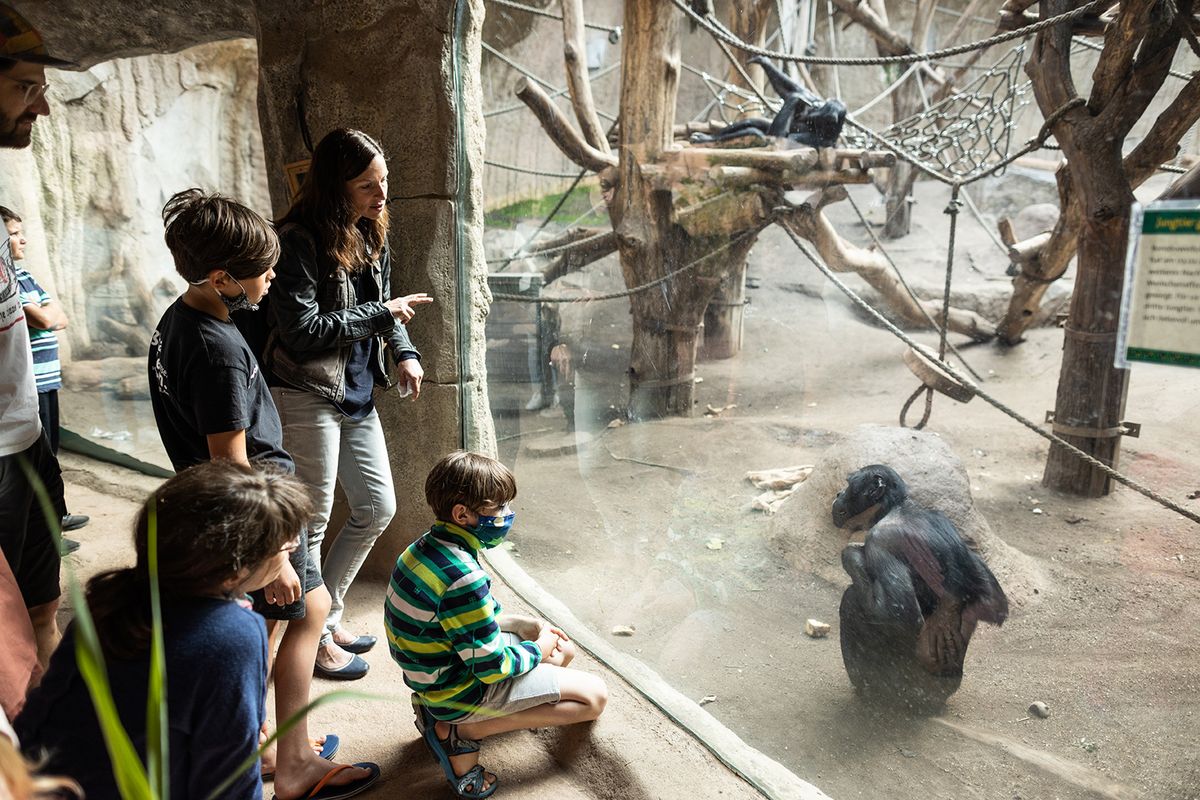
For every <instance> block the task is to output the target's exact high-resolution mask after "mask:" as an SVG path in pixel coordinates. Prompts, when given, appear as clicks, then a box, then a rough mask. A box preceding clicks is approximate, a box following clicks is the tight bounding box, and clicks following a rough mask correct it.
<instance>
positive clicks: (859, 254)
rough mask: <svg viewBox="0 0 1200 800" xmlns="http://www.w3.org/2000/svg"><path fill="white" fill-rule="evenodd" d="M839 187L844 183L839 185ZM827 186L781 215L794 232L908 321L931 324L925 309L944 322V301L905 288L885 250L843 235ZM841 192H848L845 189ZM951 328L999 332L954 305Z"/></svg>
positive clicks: (983, 337)
mask: <svg viewBox="0 0 1200 800" xmlns="http://www.w3.org/2000/svg"><path fill="white" fill-rule="evenodd" d="M838 188H839V189H840V188H841V187H838ZM830 191H833V190H824V191H822V192H818V193H816V194H815V195H814V196H813V197H811V198H809V200H808V201H806V202H805V203H804V204H803V205H801V206H800V207H799V208H797V209H796V210H795V211H793V212H792V213H790V214H786V215H784V216H782V217H781V218H780V219H779V224H781V225H784V226H786V227H787V228H789V229H790V230H791V231H792V232H793V233H795V234H796V235H797V236H800V237H801V238H804V239H807V240H808V241H810V242H812V243H813V246H814V247H815V248H816V250H817V252H818V253H819V254H820V256H821V259H822V260H823V261H824V262H825V263H826V264H827V265H828V266H829V268H830V269H831V270H833V271H834V272H854V273H857V274H858V275H859V276H860V277H861V278H862V279H863V280H865V281H866V282H867V283H868V284H869V285H870V286H871V287H873V288H874V289H875V290H876V291H877V292H879V293H880V295H882V296H883V300H884V302H885V303H886V304H887V307H888V308H889V309H891V310H892V311H893V312H894V313H895V314H896V315H897V316H899V317H900V318H901V319H902V320H903V321H904V322H905V323H906V324H908V325H910V326H914V327H921V328H928V327H929V320H928V319H926V317H925V315H924V314H922V313H921V308H922V307H923V308H924V309H925V311H926V312H927V313H928V314H929V316H930V317H932V318H933V319H934V320H935V321H937V322H939V323H940V322H941V316H942V305H941V303H940V302H938V301H936V300H915V299H914V298H913V297H912V296H910V295H909V294H908V292H907V291H905V289H904V284H903V283H902V282H901V280H900V277H899V275H897V274H896V271H895V270H894V269H893V268H892V265H891V264H889V263H888V261H887V259H886V258H884V256H883V254H882V253H879V252H877V251H874V250H866V249H864V248H861V247H858V246H857V245H855V244H852V243H851V242H848V241H846V240H845V239H843V238H842V237H841V236H840V235H839V234H838V232H837V230H835V229H834V227H833V224H832V223H830V221H829V219H828V217H826V216H825V214H824V212H823V211H822V210H821V209H822V208H823V207H824V206H825V205H827V204H828V203H829V201H830V197H831V196H832V197H837V196H839V193H837V192H834V194H832V195H829V194H827V193H828V192H830ZM841 192H843V193H844V192H845V190H844V189H841ZM948 327H949V330H951V331H953V332H954V333H961V334H963V335H966V336H970V337H971V338H972V339H975V340H976V341H987V340H989V339H991V338H993V337H994V336H995V333H996V331H995V327H994V326H993V325H992V324H991V323H990V322H988V321H987V320H985V319H984V318H983V317H981V316H979V315H978V314H976V313H975V312H973V311H967V310H964V309H958V308H951V309H950V313H949V324H948Z"/></svg>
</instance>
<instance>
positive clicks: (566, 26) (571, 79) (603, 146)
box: [562, 0, 612, 156]
mask: <svg viewBox="0 0 1200 800" xmlns="http://www.w3.org/2000/svg"><path fill="white" fill-rule="evenodd" d="M562 23H563V58H564V59H565V60H566V65H567V88H568V89H569V90H570V94H571V105H572V106H573V107H574V109H575V118H576V119H577V120H579V128H580V130H582V131H583V138H584V139H585V140H586V141H587V143H588V144H590V145H591V146H592V147H594V148H595V149H596V150H597V151H599V152H600V153H603V154H604V155H606V156H607V155H612V151H611V150H609V149H608V137H607V136H605V135H604V129H603V128H602V127H601V126H600V117H598V116H597V115H596V103H595V101H594V100H593V99H592V82H591V81H590V80H588V76H587V44H586V39H584V35H583V3H582V0H562Z"/></svg>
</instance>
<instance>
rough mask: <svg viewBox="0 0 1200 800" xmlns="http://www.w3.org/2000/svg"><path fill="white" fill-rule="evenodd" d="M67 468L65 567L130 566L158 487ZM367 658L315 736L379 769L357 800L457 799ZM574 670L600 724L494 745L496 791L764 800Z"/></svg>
mask: <svg viewBox="0 0 1200 800" xmlns="http://www.w3.org/2000/svg"><path fill="white" fill-rule="evenodd" d="M63 465H64V474H65V477H66V479H67V499H68V502H69V504H70V507H71V508H73V509H74V510H76V511H77V512H79V513H87V514H89V515H90V516H91V518H92V520H91V523H90V524H89V525H88V526H87V527H86V528H83V529H81V530H79V531H76V532H74V533H72V536H76V537H77V538H78V539H79V540H80V541H81V542H82V547H81V549H80V550H78V551H77V552H76V554H75V555H73V556H71V557H70V558H68V559H67V560H66V562H65V563H66V565H67V567H68V568H69V570H70V571H71V572H73V574H74V575H75V576H76V577H77V579H79V580H81V581H85V580H87V578H88V577H90V576H91V575H93V574H95V573H96V572H99V571H101V570H104V569H111V568H115V567H118V566H122V565H125V564H128V563H130V562H131V561H132V544H131V533H130V531H131V525H132V523H133V519H134V517H135V514H136V512H137V508H138V502H137V501H136V499H135V498H139V497H144V496H145V495H147V494H148V493H149V492H150V491H152V490H153V488H154V486H155V485H156V484H157V481H156V480H154V479H152V478H147V477H145V476H141V475H138V474H137V473H133V472H130V471H128V470H125V469H121V468H119V467H112V466H110V465H105V464H99V463H97V462H94V461H91V460H89V459H86V458H83V457H80V456H77V455H73V454H70V453H68V454H65V455H64V457H63ZM64 577H65V576H64ZM385 588H386V587H385V585H384V584H382V583H373V582H370V581H359V582H358V583H356V584H355V586H354V587H353V588H352V590H351V593H350V597H349V601H348V603H347V609H348V611H347V624H348V626H350V628H351V629H352V630H356V631H369V632H370V633H373V634H375V635H377V636H379V637H380V639H381V640H383V615H382V596H383V592H384V590H385ZM494 589H495V591H496V594H497V596H498V597H499V598H500V600H501V602H502V603H503V604H504V606H505V608H506V609H507V610H509V611H513V612H516V613H520V612H521V611H525V612H526V613H531V611H530V610H529V609H528V608H527V607H526V606H525V605H524V604H523V603H521V602H520V600H519V599H518V598H516V597H515V596H514V595H513V594H512V592H511V591H509V590H508V588H507V587H506V586H504V585H503V584H502V583H501V582H499V581H497V582H496V583H495V586H494ZM70 616H71V609H70V606H69V603H65V604H64V608H63V611H62V612H61V615H60V621H61V622H62V623H63V624H65V623H66V622H67V621H68V620H69V618H70ZM367 658H368V660H369V661H370V663H371V664H372V669H371V672H370V673H369V674H368V675H367V677H366V678H364V679H363V680H361V681H356V682H354V683H353V684H340V683H337V682H334V681H325V680H314V682H313V691H312V693H313V696H314V697H315V696H317V695H319V694H324V693H328V692H332V691H337V690H348V691H351V692H354V693H356V695H355V696H347V697H342V698H339V699H337V700H335V701H332V702H329V703H327V704H325V705H323V706H320V707H318V708H317V709H316V710H315V711H314V712H313V713H312V714H311V716H310V724H309V731H310V733H312V734H313V735H317V734H321V733H336V734H338V735H339V736H340V737H341V739H342V743H343V744H342V748H341V752H340V754H339V756H338V760H339V761H342V762H359V761H374V762H376V763H378V764H379V765H380V767H381V769H382V778H381V780H380V781H379V783H378V784H377V785H376V787H374V788H372V789H371V790H370V791H368V792H365V793H363V794H361V795H359V797H363V798H367V799H368V800H369V799H370V798H397V799H398V800H426V799H427V798H428V799H429V800H440V798H450V797H453V796H454V795H453V793H452V792H451V791H450V790H449V788H448V785H447V783H446V781H445V780H444V778H443V776H442V773H441V771H440V769H439V768H438V767H437V765H436V762H434V760H433V758H432V757H431V756H430V755H429V753H428V751H427V750H426V749H425V747H424V745H423V744H422V743H421V741H420V738H419V735H418V733H417V731H416V728H415V727H414V726H413V724H412V709H411V706H410V704H409V693H408V690H407V689H406V687H405V686H404V684H403V682H402V681H401V678H400V670H399V667H396V666H395V665H393V664H392V663H391V662H390V660H389V659H388V656H387V652H386V649H385V648H384V649H380V648H377V649H376V650H375V651H374V652H372V653H370V654H368V655H367ZM575 663H576V666H578V667H579V668H581V669H584V670H587V671H590V672H593V673H597V674H600V675H602V676H603V677H604V678H605V682H606V683H607V685H608V687H609V705H608V708H607V709H606V713H605V715H604V716H603V717H602V718H601V719H600V720H599V721H598V722H597V723H595V724H594V725H579V726H573V727H572V728H569V729H557V730H554V729H552V730H544V731H536V732H534V731H520V732H515V733H510V734H506V735H503V736H497V737H495V738H493V739H489V740H488V741H487V742H486V743H485V745H484V762H483V763H485V764H486V765H487V766H488V767H489V769H491V770H493V771H495V772H496V773H497V774H498V775H499V776H500V780H501V786H500V789H499V790H498V794H497V796H499V797H521V798H530V799H531V800H595V799H603V800H618V799H620V800H654V799H655V798H674V797H678V798H684V797H704V798H709V797H713V798H718V797H719V798H722V800H753V799H754V798H758V797H760V795H759V794H758V792H756V791H755V790H754V789H753V788H751V787H750V786H749V785H748V784H747V783H745V782H743V781H742V780H741V779H740V778H738V777H736V776H735V775H734V774H733V773H731V772H729V771H728V770H727V769H725V768H724V767H723V766H721V765H720V764H719V763H718V762H717V761H716V760H715V759H714V758H713V757H712V756H711V755H710V754H709V753H708V751H707V750H705V749H704V748H702V747H701V746H700V745H699V744H698V743H697V742H696V741H695V740H694V739H693V738H692V737H691V736H689V735H688V734H687V733H685V732H684V731H682V730H680V729H679V728H678V727H676V726H675V725H673V724H672V723H671V722H669V721H668V720H667V719H666V718H664V717H663V716H662V715H661V714H660V713H659V712H658V711H657V710H656V709H654V708H653V707H652V706H651V705H650V704H649V703H648V702H646V700H645V699H643V698H642V697H641V695H639V694H637V693H636V692H635V691H634V690H632V689H631V688H629V687H628V686H627V685H626V684H625V683H623V682H622V681H621V679H620V678H619V676H617V675H614V674H612V673H611V672H610V671H608V670H606V669H605V668H604V667H603V666H601V665H599V664H597V663H596V662H595V661H593V660H592V659H591V658H589V657H588V656H587V655H586V654H583V655H581V657H580V658H579V659H577V661H576V662H575ZM270 789H271V787H270V785H268V786H267V787H266V791H265V793H264V797H266V798H270V797H272V794H271V791H270Z"/></svg>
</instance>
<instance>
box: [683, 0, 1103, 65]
mask: <svg viewBox="0 0 1200 800" xmlns="http://www.w3.org/2000/svg"><path fill="white" fill-rule="evenodd" d="M671 2H672V3H673V4H674V5H675V7H676V8H678V9H679V10H680V11H682V12H684V13H685V14H687V16H688V17H690V18H691V19H693V20H695V22H696V23H697V24H698V25H700V27H702V28H704V29H705V30H706V31H708V32H709V33H710V34H712V35H713V36H715V37H717V38H719V39H722V40H724V41H725V43H726V44H729V45H732V46H733V47H736V48H737V49H739V50H742V51H744V52H747V53H751V54H753V55H758V56H765V57H767V58H773V59H776V60H778V61H795V62H797V63H801V64H825V65H832V66H838V65H841V66H859V67H866V66H871V65H876V64H910V63H912V62H914V61H936V60H938V59H940V58H949V57H950V56H957V55H961V54H963V53H970V52H971V51H973V50H983V49H985V48H988V47H992V46H993V45H997V44H1003V43H1004V42H1010V41H1012V40H1013V39H1023V38H1025V37H1028V36H1032V35H1033V34H1035V33H1037V32H1039V31H1042V30H1045V29H1046V28H1049V27H1051V26H1054V25H1059V24H1062V23H1064V22H1072V21H1074V20H1076V19H1078V18H1080V17H1083V16H1086V15H1087V14H1091V13H1096V12H1099V11H1103V10H1104V9H1106V8H1107V7H1108V5H1109V1H1108V0H1093V2H1091V3H1088V4H1087V5H1083V6H1080V7H1079V8H1076V9H1073V10H1071V11H1068V12H1066V13H1065V14H1059V15H1058V16H1056V17H1048V18H1046V19H1043V20H1039V21H1038V22H1035V23H1033V24H1032V25H1026V26H1025V27H1023V28H1018V29H1016V30H1014V31H1006V32H1005V33H1001V34H997V35H995V36H991V37H989V38H987V39H981V40H979V41H976V42H968V43H966V44H961V45H956V46H954V47H945V48H942V49H941V50H930V51H928V52H924V53H905V54H904V55H898V56H863V57H855V58H848V57H838V56H808V55H797V54H795V53H783V52H779V51H775V50H768V49H766V48H763V47H757V46H755V45H752V44H750V43H748V42H744V41H742V40H741V39H739V38H738V37H736V36H734V35H733V34H731V33H729V32H728V30H725V29H724V28H723V26H719V25H715V24H713V21H712V19H711V18H710V17H709V16H702V15H700V14H698V13H696V12H695V11H694V10H692V8H691V7H690V6H689V5H688V4H687V2H686V0H671Z"/></svg>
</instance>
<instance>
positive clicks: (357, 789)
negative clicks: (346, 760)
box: [271, 761, 379, 800]
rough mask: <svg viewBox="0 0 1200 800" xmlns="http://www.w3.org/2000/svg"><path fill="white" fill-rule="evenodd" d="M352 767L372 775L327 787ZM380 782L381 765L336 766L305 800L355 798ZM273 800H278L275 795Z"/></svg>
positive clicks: (366, 762)
mask: <svg viewBox="0 0 1200 800" xmlns="http://www.w3.org/2000/svg"><path fill="white" fill-rule="evenodd" d="M351 767H359V768H361V769H365V770H368V771H369V772H370V773H371V774H370V775H368V776H367V777H365V778H360V779H359V780H356V781H351V782H350V783H344V784H342V785H341V786H329V785H327V784H328V783H329V781H330V779H332V778H333V776H335V775H337V774H338V773H339V772H341V771H342V770H344V769H350V768H351ZM377 780H379V765H378V764H375V763H373V762H370V761H363V762H361V763H358V764H335V765H334V766H333V767H332V768H331V769H330V770H329V772H326V773H325V777H323V778H321V780H319V781H317V783H316V785H315V786H313V788H312V789H310V790H309V792H308V794H306V795H304V797H305V800H346V798H348V797H354V796H355V795H356V794H361V793H362V792H365V791H366V790H367V789H369V788H371V786H372V785H373V784H374V783H375V781H377ZM271 800H278V798H277V797H276V796H275V795H272V796H271Z"/></svg>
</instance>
